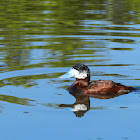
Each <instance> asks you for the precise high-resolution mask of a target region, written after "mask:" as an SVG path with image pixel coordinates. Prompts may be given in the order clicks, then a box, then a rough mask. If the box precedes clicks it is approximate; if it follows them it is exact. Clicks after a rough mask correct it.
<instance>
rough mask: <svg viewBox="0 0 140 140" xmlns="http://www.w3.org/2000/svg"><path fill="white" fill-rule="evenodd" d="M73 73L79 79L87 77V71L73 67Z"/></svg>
mask: <svg viewBox="0 0 140 140" xmlns="http://www.w3.org/2000/svg"><path fill="white" fill-rule="evenodd" d="M73 73H74V77H75V78H77V79H85V78H86V77H87V72H86V71H82V72H79V71H78V70H76V69H73Z"/></svg>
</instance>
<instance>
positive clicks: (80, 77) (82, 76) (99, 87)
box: [60, 63, 135, 99]
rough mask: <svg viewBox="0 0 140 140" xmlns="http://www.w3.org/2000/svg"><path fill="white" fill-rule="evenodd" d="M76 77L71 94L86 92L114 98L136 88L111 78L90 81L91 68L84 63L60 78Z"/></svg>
mask: <svg viewBox="0 0 140 140" xmlns="http://www.w3.org/2000/svg"><path fill="white" fill-rule="evenodd" d="M67 77H75V78H76V81H75V82H74V83H73V84H72V85H71V86H70V87H69V89H68V90H69V92H70V93H71V94H74V93H77V94H78V93H79V94H86V95H88V96H91V97H95V98H103V99H104V98H112V97H114V96H119V95H122V94H127V93H129V92H131V91H133V90H135V88H133V87H129V86H124V85H122V84H120V83H116V82H113V81H110V80H96V81H93V82H90V70H89V68H88V67H87V66H86V65H84V64H80V63H78V64H76V65H75V66H73V68H72V69H71V70H70V71H69V72H68V73H66V74H64V75H62V76H61V77H60V78H67Z"/></svg>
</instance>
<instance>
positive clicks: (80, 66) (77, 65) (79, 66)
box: [73, 63, 89, 71]
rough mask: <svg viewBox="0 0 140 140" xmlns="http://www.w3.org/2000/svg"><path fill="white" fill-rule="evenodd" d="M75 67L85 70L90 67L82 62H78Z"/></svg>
mask: <svg viewBox="0 0 140 140" xmlns="http://www.w3.org/2000/svg"><path fill="white" fill-rule="evenodd" d="M73 68H74V69H76V70H78V71H83V70H85V71H89V68H88V67H87V66H86V65H84V64H82V63H78V64H76V65H74V66H73Z"/></svg>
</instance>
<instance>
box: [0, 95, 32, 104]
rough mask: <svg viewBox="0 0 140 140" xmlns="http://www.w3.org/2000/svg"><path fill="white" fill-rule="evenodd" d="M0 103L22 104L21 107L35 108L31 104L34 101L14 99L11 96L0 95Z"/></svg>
mask: <svg viewBox="0 0 140 140" xmlns="http://www.w3.org/2000/svg"><path fill="white" fill-rule="evenodd" d="M0 101H5V102H9V103H14V104H20V105H27V106H33V105H32V104H31V103H30V102H31V101H34V100H30V99H27V98H19V97H14V96H9V95H0Z"/></svg>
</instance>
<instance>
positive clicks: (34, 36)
mask: <svg viewBox="0 0 140 140" xmlns="http://www.w3.org/2000/svg"><path fill="white" fill-rule="evenodd" d="M0 3H1V4H0V19H1V22H0V52H1V53H0V62H1V66H0V72H5V71H15V70H23V69H31V68H36V67H44V66H46V65H47V66H50V67H66V66H67V67H69V66H72V65H74V64H75V63H77V62H83V63H86V62H89V63H90V62H91V63H94V62H97V59H96V58H95V52H96V51H97V49H98V48H99V47H101V48H105V44H104V43H103V44H100V43H99V41H98V42H97V41H96V39H95V40H94V39H93V40H92V41H89V40H86V39H84V38H82V37H80V36H81V35H86V36H87V35H93V36H94V35H104V36H106V35H108V34H109V35H111V36H130V37H139V35H138V34H137V33H134V34H130V33H123V32H121V30H126V31H129V30H132V31H133V29H132V28H131V27H115V26H114V27H106V26H105V24H100V23H94V22H93V23H90V24H87V23H85V21H87V22H90V21H94V20H99V22H100V21H101V20H103V21H111V22H112V23H111V22H110V24H115V25H116V24H117V25H120V24H121V25H123V24H129V23H130V22H133V24H138V23H139V18H140V15H139V12H140V9H139V8H138V5H139V4H138V3H139V0H134V1H128V0H124V1H115V0H101V1H97V0H92V1H91V0H86V1H85V0H76V1H73V0H69V1H65V0H60V1H57V0H53V1H49V0H46V1H44V0H36V1H32V0H31V1H27V0H20V1H17V0H12V1H3V0H0ZM118 9H120V10H119V11H118ZM97 26H99V28H97ZM102 29H106V30H109V33H107V32H102ZM88 30H89V31H90V32H88ZM112 30H118V31H120V32H119V33H116V32H115V33H113V32H112ZM134 30H135V29H134ZM67 35H69V36H67ZM74 35H77V36H74ZM110 41H112V42H121V43H129V44H131V43H134V40H131V39H120V40H119V39H116V40H115V39H110ZM83 48H96V50H92V49H87V50H85V49H83ZM34 49H42V50H43V51H44V53H45V56H44V59H43V58H42V59H41V60H43V62H42V61H41V62H36V63H35V64H32V63H31V62H30V61H31V53H32V51H33V50H34ZM113 49H114V50H121V51H124V50H130V51H131V50H132V49H131V48H113ZM48 50H49V52H48ZM48 55H49V57H48ZM74 55H90V56H91V57H90V58H87V57H85V56H83V58H82V57H81V59H79V57H74ZM103 57H104V55H102V56H100V59H98V61H99V62H104V61H106V60H105V59H102V58H103ZM122 65H123V64H122ZM100 66H103V65H100ZM110 66H116V64H112V65H110ZM38 78H39V77H38ZM43 78H46V75H43V77H42V79H43ZM32 79H36V78H35V77H34V78H33V77H32V76H29V77H28V78H25V77H17V78H13V79H6V80H8V82H7V84H8V83H10V84H11V85H24V86H26V87H30V86H34V85H36V83H34V82H32V81H30V80H32ZM9 81H10V82H9ZM17 81H18V82H17ZM27 81H29V82H27ZM3 84H4V85H5V84H6V83H1V86H3Z"/></svg>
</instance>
